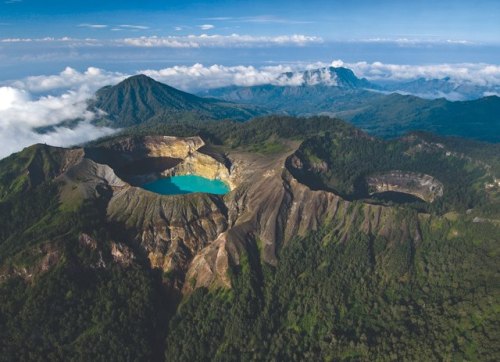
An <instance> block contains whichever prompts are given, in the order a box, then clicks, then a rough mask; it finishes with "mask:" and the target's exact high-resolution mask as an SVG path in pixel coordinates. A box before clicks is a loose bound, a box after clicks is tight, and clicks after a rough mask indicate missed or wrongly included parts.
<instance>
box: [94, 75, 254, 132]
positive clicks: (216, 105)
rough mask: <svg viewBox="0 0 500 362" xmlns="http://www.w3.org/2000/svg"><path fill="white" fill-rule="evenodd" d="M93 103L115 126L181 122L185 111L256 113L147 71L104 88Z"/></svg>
mask: <svg viewBox="0 0 500 362" xmlns="http://www.w3.org/2000/svg"><path fill="white" fill-rule="evenodd" d="M92 106H93V107H94V108H97V109H100V110H102V111H104V112H106V113H107V115H108V116H107V117H108V120H109V121H112V122H113V124H114V125H115V126H116V127H126V126H131V125H136V124H140V123H143V122H146V121H162V122H165V121H167V120H176V121H178V120H179V119H181V118H182V116H183V115H184V116H186V112H191V113H196V114H197V115H198V117H201V118H202V119H204V118H205V119H225V118H233V119H236V120H246V119H248V118H250V117H252V116H253V115H254V113H255V111H254V110H250V109H244V107H239V106H236V105H231V104H227V103H224V104H223V103H222V102H219V101H216V100H213V99H204V98H200V97H197V96H195V95H194V94H190V93H186V92H183V91H181V90H179V89H176V88H173V87H171V86H169V85H166V84H163V83H160V82H158V81H156V80H154V79H153V78H151V77H148V76H147V75H144V74H137V75H134V76H132V77H129V78H127V79H125V80H123V81H121V82H120V83H118V84H116V85H114V86H107V87H104V88H101V89H100V90H98V91H97V92H96V99H95V101H94V102H93V104H92Z"/></svg>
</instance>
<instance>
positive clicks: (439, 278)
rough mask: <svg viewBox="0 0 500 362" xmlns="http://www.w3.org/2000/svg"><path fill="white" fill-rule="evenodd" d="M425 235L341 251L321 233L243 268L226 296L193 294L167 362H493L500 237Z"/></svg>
mask: <svg viewBox="0 0 500 362" xmlns="http://www.w3.org/2000/svg"><path fill="white" fill-rule="evenodd" d="M415 216H416V215H415V214H414V213H413V212H409V211H407V212H405V213H404V216H403V218H405V219H407V221H409V222H411V220H414V218H415ZM434 221H435V222H438V223H439V224H440V226H439V227H437V226H434V224H435V223H434ZM422 226H423V228H422V229H423V230H422V232H423V240H421V242H420V243H419V244H418V245H415V244H413V242H412V241H411V240H400V241H393V240H392V241H391V240H389V239H386V238H383V237H374V236H370V235H364V234H362V233H357V234H355V235H350V237H349V239H348V240H347V241H346V242H340V241H339V239H338V237H337V236H336V235H335V233H333V232H332V231H331V229H330V228H329V226H328V225H325V226H324V228H323V230H321V231H318V232H315V233H312V234H310V235H309V236H307V237H305V238H301V239H299V238H297V239H296V240H294V241H292V242H291V243H290V244H289V245H287V246H286V247H285V248H283V250H282V252H281V254H280V262H279V264H278V266H277V267H276V268H273V267H271V266H268V265H265V264H260V263H259V262H258V259H257V260H254V262H253V263H249V262H245V261H244V262H243V263H242V265H241V266H240V267H238V268H236V271H235V275H234V276H233V284H234V285H235V287H234V289H233V290H232V291H231V292H230V293H229V294H228V293H227V292H222V291H212V292H208V291H206V290H202V289H201V290H197V291H196V292H195V293H194V294H193V295H192V296H191V297H190V298H189V299H188V301H187V302H186V303H185V304H183V305H182V306H181V307H180V308H179V310H178V312H177V314H176V316H175V317H174V318H173V319H172V321H171V323H170V327H169V334H168V336H167V341H168V342H167V348H166V359H167V360H169V361H186V360H194V361H203V360H211V359H216V360H235V361H236V360H290V361H292V360H294V361H298V360H326V361H352V360H363V361H368V360H370V361H373V360H381V361H393V360H427V361H429V360H483V361H486V360H497V359H498V358H499V357H500V349H499V346H498V343H497V341H498V338H499V337H500V336H499V334H498V333H499V332H498V331H499V329H498V327H499V319H498V310H499V308H500V305H499V304H498V298H499V297H500V288H499V287H498V285H500V284H499V283H498V282H499V280H498V271H499V267H498V266H499V265H500V264H499V261H500V260H499V253H498V252H499V251H500V250H499V244H498V240H497V237H498V233H499V231H500V230H499V229H498V227H492V226H491V225H489V226H488V227H486V228H484V227H483V226H478V225H477V224H472V223H470V222H466V221H465V220H463V219H461V220H459V221H457V222H444V223H443V222H442V221H441V219H436V220H428V221H427V222H424V223H423V224H422ZM451 230H456V231H457V234H455V235H456V236H454V237H446V235H447V234H448V233H449V231H451ZM478 245H481V247H480V248H478ZM249 255H252V256H249V258H252V257H254V258H255V253H252V252H249Z"/></svg>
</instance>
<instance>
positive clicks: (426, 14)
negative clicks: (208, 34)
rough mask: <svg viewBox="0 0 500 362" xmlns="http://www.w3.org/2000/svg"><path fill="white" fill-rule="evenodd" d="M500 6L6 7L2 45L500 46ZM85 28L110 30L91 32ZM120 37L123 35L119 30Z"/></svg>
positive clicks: (360, 0)
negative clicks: (272, 39) (228, 40)
mask: <svg viewBox="0 0 500 362" xmlns="http://www.w3.org/2000/svg"><path fill="white" fill-rule="evenodd" d="M498 14H500V2H499V1H493V0H477V1H463V0H455V1H453V0H445V1H442V0H441V1H440V0H434V1H427V0H420V1H419V0H414V1H401V0H398V1H395V0H386V1H384V0H382V1H366V0H351V1H334V0H333V1H332V0H330V1H315V0H311V1H296V0H287V1H282V0H278V1H261V0H257V1H234V0H233V1H224V0H219V1H189V0H187V1H147V0H143V1H131V0H123V1H102V0H101V1H98V0H86V1H81V0H73V1H67V0H64V1H62V0H46V1H40V0H2V1H1V2H0V23H2V24H3V25H2V27H1V28H0V29H1V30H0V32H1V34H2V37H22V36H28V37H31V36H41V35H42V34H43V35H44V36H92V37H98V38H109V37H115V36H117V35H116V34H113V30H112V29H115V28H116V27H117V26H118V25H137V26H141V27H148V29H140V28H136V29H132V28H129V29H128V31H129V32H136V33H140V34H143V35H153V34H154V35H174V34H179V31H178V30H177V31H176V30H175V28H176V27H183V30H182V31H181V34H182V33H186V34H187V33H192V32H194V31H197V30H201V29H199V28H198V26H200V25H204V24H210V25H213V26H214V28H213V29H210V31H217V32H218V33H221V34H224V33H231V32H244V33H246V34H254V35H263V34H265V35H273V34H283V33H290V32H292V33H306V34H312V35H317V36H321V37H323V38H324V39H326V40H354V39H365V38H367V37H369V38H399V37H410V38H425V39H433V38H435V39H446V40H448V39H452V40H469V41H475V42H486V43H492V42H498V41H499V39H500V26H499V25H498V23H499V21H498ZM81 24H94V25H107V27H106V28H84V27H79V26H78V25H81ZM115 32H116V30H115Z"/></svg>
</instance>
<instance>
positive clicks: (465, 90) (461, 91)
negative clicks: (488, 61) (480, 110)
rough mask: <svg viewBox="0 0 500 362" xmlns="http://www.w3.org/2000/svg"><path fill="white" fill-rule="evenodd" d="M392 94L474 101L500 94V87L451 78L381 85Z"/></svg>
mask: <svg viewBox="0 0 500 362" xmlns="http://www.w3.org/2000/svg"><path fill="white" fill-rule="evenodd" d="M380 86H381V88H382V89H384V90H386V91H391V92H399V93H407V94H411V95H415V96H419V97H422V98H430V99H436V98H446V99H448V100H451V101H462V100H474V99H479V98H482V97H485V96H489V95H495V94H497V95H498V94H500V87H499V86H487V85H478V84H472V83H470V82H457V81H455V80H453V79H451V78H450V77H445V78H441V79H426V78H418V79H415V80H411V81H406V82H391V83H386V84H383V85H380Z"/></svg>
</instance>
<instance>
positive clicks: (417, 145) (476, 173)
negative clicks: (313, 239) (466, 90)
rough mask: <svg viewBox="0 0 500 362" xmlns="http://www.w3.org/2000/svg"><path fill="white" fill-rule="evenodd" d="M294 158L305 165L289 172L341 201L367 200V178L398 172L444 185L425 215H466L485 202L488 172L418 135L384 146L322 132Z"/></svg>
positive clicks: (300, 149) (483, 167) (364, 138)
mask: <svg viewBox="0 0 500 362" xmlns="http://www.w3.org/2000/svg"><path fill="white" fill-rule="evenodd" d="M296 155H297V157H299V158H300V160H301V161H302V162H303V163H304V166H303V168H302V169H300V170H297V169H293V168H292V170H293V172H294V174H295V176H296V177H297V178H298V179H299V180H302V181H303V182H304V183H306V184H308V185H311V186H313V187H316V188H322V189H327V190H332V191H334V192H336V193H338V194H340V195H342V196H343V197H345V198H350V199H355V198H364V197H367V196H368V186H367V184H366V181H365V179H366V177H367V176H370V175H373V174H375V173H381V172H386V171H391V170H401V171H409V172H416V173H423V174H427V175H431V176H433V177H435V178H437V179H438V180H439V181H441V182H442V183H443V185H444V194H443V196H442V197H439V198H438V199H437V200H436V201H435V202H434V203H433V204H432V205H431V206H428V207H427V208H428V209H429V210H430V209H432V210H434V211H439V212H443V211H445V210H448V209H454V210H459V211H461V212H465V210H467V209H469V208H473V207H480V206H482V205H484V204H485V203H486V193H485V191H484V186H483V185H484V180H485V178H486V177H487V173H488V170H489V168H487V167H485V165H484V164H481V163H477V162H474V160H471V159H468V158H465V157H462V155H461V154H452V153H451V152H450V151H447V150H445V149H442V148H441V147H440V146H437V145H436V144H430V143H427V141H425V139H421V138H420V137H417V136H415V137H409V138H407V139H404V140H394V141H383V140H380V139H374V138H369V137H366V136H364V137H363V136H359V135H358V136H349V137H346V136H345V135H340V136H339V135H338V134H332V133H326V134H325V135H323V136H316V137H311V138H309V139H308V140H306V141H305V142H304V143H303V144H302V145H301V146H300V148H299V150H298V151H297V153H296Z"/></svg>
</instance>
